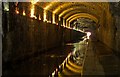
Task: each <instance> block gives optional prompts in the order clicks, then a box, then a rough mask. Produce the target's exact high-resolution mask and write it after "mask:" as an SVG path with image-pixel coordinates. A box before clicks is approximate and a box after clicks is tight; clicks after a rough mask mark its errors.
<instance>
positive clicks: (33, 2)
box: [31, 0, 39, 4]
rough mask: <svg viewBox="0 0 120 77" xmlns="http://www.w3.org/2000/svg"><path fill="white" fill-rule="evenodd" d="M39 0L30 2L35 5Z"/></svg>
mask: <svg viewBox="0 0 120 77" xmlns="http://www.w3.org/2000/svg"><path fill="white" fill-rule="evenodd" d="M38 1H39V0H31V3H32V4H36V3H37V2H38Z"/></svg>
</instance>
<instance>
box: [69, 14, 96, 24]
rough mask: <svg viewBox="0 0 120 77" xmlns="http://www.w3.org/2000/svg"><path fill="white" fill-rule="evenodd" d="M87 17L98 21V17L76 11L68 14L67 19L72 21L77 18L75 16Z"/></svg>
mask: <svg viewBox="0 0 120 77" xmlns="http://www.w3.org/2000/svg"><path fill="white" fill-rule="evenodd" d="M81 17H83V18H89V19H92V20H93V21H95V22H96V23H98V19H97V18H96V17H94V16H92V15H90V14H88V13H78V14H74V15H72V16H70V17H69V18H68V19H67V21H69V22H72V21H73V20H75V19H77V18H81Z"/></svg>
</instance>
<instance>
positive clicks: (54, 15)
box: [52, 13, 56, 24]
mask: <svg viewBox="0 0 120 77" xmlns="http://www.w3.org/2000/svg"><path fill="white" fill-rule="evenodd" d="M52 17H53V24H55V23H56V22H55V14H54V13H53V16H52Z"/></svg>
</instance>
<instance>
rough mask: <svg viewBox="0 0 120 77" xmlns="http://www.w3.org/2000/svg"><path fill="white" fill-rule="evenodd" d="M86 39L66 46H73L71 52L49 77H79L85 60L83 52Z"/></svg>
mask: <svg viewBox="0 0 120 77" xmlns="http://www.w3.org/2000/svg"><path fill="white" fill-rule="evenodd" d="M87 40H88V39H86V38H84V40H83V41H79V42H77V43H68V44H67V45H73V46H74V48H73V50H72V51H71V52H70V53H69V54H68V55H67V57H66V58H65V59H64V61H63V62H62V63H61V64H60V65H59V67H58V68H57V69H58V70H57V71H56V70H54V72H53V73H52V75H49V76H50V77H54V76H55V77H56V76H58V77H64V76H65V75H71V76H75V75H76V76H77V75H78V76H81V73H82V68H83V64H84V60H85V52H86V47H87V44H88V42H87Z"/></svg>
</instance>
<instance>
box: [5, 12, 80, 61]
mask: <svg viewBox="0 0 120 77" xmlns="http://www.w3.org/2000/svg"><path fill="white" fill-rule="evenodd" d="M8 15H9V16H8V18H7V19H4V18H3V26H5V25H7V27H6V29H5V30H7V31H6V32H4V36H3V59H4V60H3V61H5V62H6V61H15V60H18V59H24V58H25V57H26V56H33V55H34V54H36V53H43V52H45V51H47V50H49V49H51V48H55V47H58V46H61V45H62V44H63V43H66V42H70V41H73V40H75V39H79V38H80V37H81V36H82V34H81V33H80V32H78V31H75V30H72V29H67V28H64V27H62V26H58V25H55V24H51V23H46V22H43V21H39V20H36V19H33V18H30V17H27V16H23V15H17V14H11V13H9V14H8ZM3 16H4V15H3ZM6 20H7V21H8V22H5V21H6ZM5 23H7V24H5ZM8 26H9V27H8Z"/></svg>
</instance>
